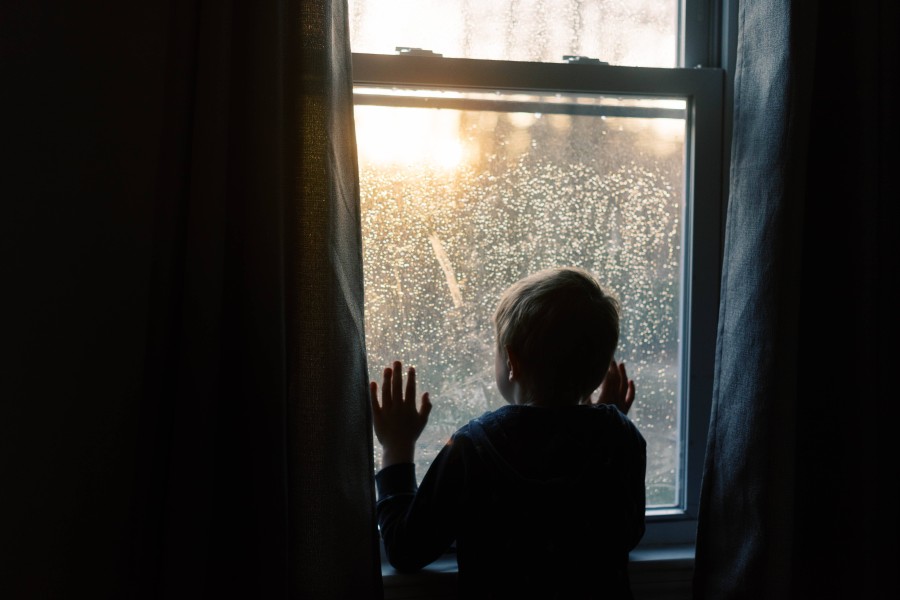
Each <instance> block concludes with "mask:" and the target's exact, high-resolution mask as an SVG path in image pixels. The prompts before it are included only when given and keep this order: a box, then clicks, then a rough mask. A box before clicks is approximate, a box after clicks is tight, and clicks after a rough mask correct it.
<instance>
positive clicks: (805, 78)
mask: <svg viewBox="0 0 900 600" xmlns="http://www.w3.org/2000/svg"><path fill="white" fill-rule="evenodd" d="M898 16H900V15H898V10H897V6H896V4H894V3H890V2H871V3H869V2H864V3H855V4H851V5H847V4H841V5H837V4H832V3H809V2H800V1H794V2H785V1H768V0H763V1H761V2H742V3H741V4H740V13H739V34H738V54H737V66H736V71H735V98H734V130H733V138H732V163H731V175H730V199H729V206H728V215H727V225H726V244H725V257H724V265H723V274H722V296H721V303H720V311H719V327H718V343H717V356H716V370H715V385H714V396H713V409H712V416H711V421H710V431H709V438H708V445H707V456H706V466H705V471H704V477H703V486H702V493H701V509H700V522H699V527H698V538H697V556H696V572H695V581H694V594H695V597H697V598H770V599H777V598H882V597H884V598H886V597H893V596H894V594H896V590H897V585H896V582H895V577H894V576H893V570H894V569H895V567H896V564H897V543H896V542H897V539H898V536H897V533H898V531H897V517H896V510H894V508H893V506H894V505H895V504H896V499H897V469H896V466H895V464H894V463H893V460H889V459H888V458H887V457H890V456H892V455H895V454H896V451H895V450H894V449H893V448H892V447H891V444H890V443H889V442H888V440H890V439H896V438H895V434H894V433H893V432H894V431H895V427H896V425H895V423H896V418H895V417H896V415H897V409H896V403H895V402H893V401H892V400H890V399H891V398H892V397H896V392H895V391H894V387H895V385H894V383H893V381H892V371H893V370H894V369H893V368H892V364H893V363H892V360H891V357H892V356H893V355H894V354H895V352H894V348H893V347H894V345H895V344H896V340H897V339H898V338H897V315H896V307H897V306H898V304H897V297H896V292H894V291H893V290H894V289H895V288H896V283H897V272H898V270H897V256H898V255H900V253H898V248H897V236H896V234H895V233H893V229H894V228H895V225H894V224H895V223H896V220H895V219H896V216H897V215H896V211H895V210H894V206H895V204H896V198H897V195H896V192H894V191H893V185H892V183H893V182H892V178H891V176H892V174H893V173H892V171H893V169H894V167H893V165H896V164H897V163H896V159H897V150H896V139H897V136H898V134H900V131H898V126H897V117H896V106H898V105H900V102H898V98H897V83H898V81H897V75H898V72H900V71H898V62H897V58H898V43H897V38H896V36H895V35H894V33H893V31H892V28H893V27H894V25H895V24H896V23H898V22H900V20H898Z"/></svg>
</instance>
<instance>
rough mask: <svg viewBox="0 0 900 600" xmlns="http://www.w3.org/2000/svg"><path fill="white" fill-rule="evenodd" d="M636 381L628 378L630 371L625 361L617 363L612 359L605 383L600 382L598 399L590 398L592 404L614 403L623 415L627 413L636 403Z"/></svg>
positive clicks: (604, 379)
mask: <svg viewBox="0 0 900 600" xmlns="http://www.w3.org/2000/svg"><path fill="white" fill-rule="evenodd" d="M634 393H635V392H634V381H633V380H631V379H628V373H626V372H625V363H624V362H620V363H616V361H615V359H613V360H612V361H610V363H609V370H608V371H607V372H606V377H604V378H603V383H601V384H600V393H599V396H598V397H597V401H596V402H593V398H589V402H591V403H592V404H613V405H615V406H616V407H617V408H618V409H619V410H620V411H622V414H623V415H627V414H628V411H629V410H631V405H632V404H634Z"/></svg>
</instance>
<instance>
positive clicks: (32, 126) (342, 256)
mask: <svg viewBox="0 0 900 600" xmlns="http://www.w3.org/2000/svg"><path fill="white" fill-rule="evenodd" d="M139 4H140V3H121V2H90V1H89V2H78V3H63V2H30V3H3V8H2V13H0V23H2V25H0V27H2V28H3V30H2V36H0V37H2V52H3V65H2V68H3V75H4V77H3V81H4V83H3V84H2V88H3V91H2V96H0V97H2V102H3V104H2V108H3V116H2V119H3V121H4V126H3V127H4V134H3V142H2V143H3V145H4V152H3V161H2V162H3V165H2V169H3V178H2V183H0V185H2V186H3V187H2V189H3V194H2V195H3V198H4V200H3V204H4V206H3V211H4V215H3V218H2V219H0V220H2V222H3V244H4V252H3V254H4V256H3V269H4V270H3V280H4V282H5V285H7V286H8V287H7V288H6V289H7V290H8V298H9V299H10V300H11V303H10V306H9V308H8V310H5V311H4V312H5V314H4V323H5V325H4V331H5V332H4V334H3V335H4V337H5V340H4V342H3V347H4V355H3V378H2V380H3V407H2V411H3V412H2V417H0V422H2V426H3V432H4V434H3V436H2V443H3V446H2V458H0V460H2V463H0V464H2V481H3V485H4V486H5V487H4V491H3V493H2V495H3V497H4V502H3V504H4V506H5V508H4V509H3V516H2V517H0V522H2V534H0V544H2V546H3V548H2V550H0V595H2V596H3V597H5V598H18V597H22V598H37V597H40V598H56V597H60V598H62V597H66V598H71V597H95V598H129V597H140V598H170V597H172V598H177V597H190V598H206V597H210V598H212V597H215V598H222V597H243V598H273V597H285V598H286V597H290V598H341V599H343V598H372V597H380V595H381V575H380V561H379V557H378V546H377V531H376V528H375V524H374V518H373V507H374V496H373V493H374V492H373V479H372V473H373V464H372V450H371V424H370V421H369V414H368V404H367V398H366V385H365V384H366V381H367V374H366V365H365V352H364V334H363V315H362V272H361V268H362V264H361V262H362V261H361V241H360V232H359V213H358V205H359V202H358V183H357V173H356V154H355V145H354V144H355V142H354V129H353V112H352V97H351V87H352V78H351V74H350V72H349V69H350V55H349V39H348V32H347V15H346V2H344V1H337V2H330V1H328V0H282V1H276V0H263V1H258V2H237V1H235V2H225V1H223V2H205V1H202V0H192V1H181V0H179V1H172V2H168V3H159V4H158V5H155V6H139ZM147 4H151V3H147Z"/></svg>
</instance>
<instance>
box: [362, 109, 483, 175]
mask: <svg viewBox="0 0 900 600" xmlns="http://www.w3.org/2000/svg"><path fill="white" fill-rule="evenodd" d="M355 116H356V139H357V146H358V148H359V161H360V163H364V164H373V165H379V166H387V165H394V166H407V167H412V166H418V165H428V166H431V167H434V168H439V169H444V170H452V169H456V168H458V167H459V166H460V165H461V164H462V163H463V162H464V161H465V160H466V159H467V157H468V156H469V155H470V153H469V152H467V148H466V145H465V144H464V143H463V141H462V140H461V139H460V135H459V130H460V114H459V112H458V111H447V110H434V109H429V108H404V109H395V108H394V109H392V108H386V107H380V106H357V107H356V113H355Z"/></svg>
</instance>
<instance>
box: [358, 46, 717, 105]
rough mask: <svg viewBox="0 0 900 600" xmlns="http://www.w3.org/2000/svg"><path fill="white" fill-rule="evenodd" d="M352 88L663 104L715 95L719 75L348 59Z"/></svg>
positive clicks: (379, 57) (551, 65) (364, 57)
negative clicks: (565, 95) (546, 94)
mask: <svg viewBox="0 0 900 600" xmlns="http://www.w3.org/2000/svg"><path fill="white" fill-rule="evenodd" d="M353 82H354V84H355V85H360V86H365V85H371V86H375V87H385V86H399V87H422V88H436V89H466V88H478V89H489V90H498V89H499V90H510V91H513V90H553V91H558V92H573V93H579V92H586V93H602V94H605V95H616V94H622V95H632V96H633V95H637V96H646V97H663V98H664V97H688V96H693V95H695V94H704V93H709V92H712V93H714V94H720V93H721V86H722V71H721V69H699V68H698V69H682V68H673V69H663V68H656V67H623V66H612V65H598V64H565V63H536V62H520V61H508V60H482V59H474V58H436V57H431V56H398V55H390V54H353Z"/></svg>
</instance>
